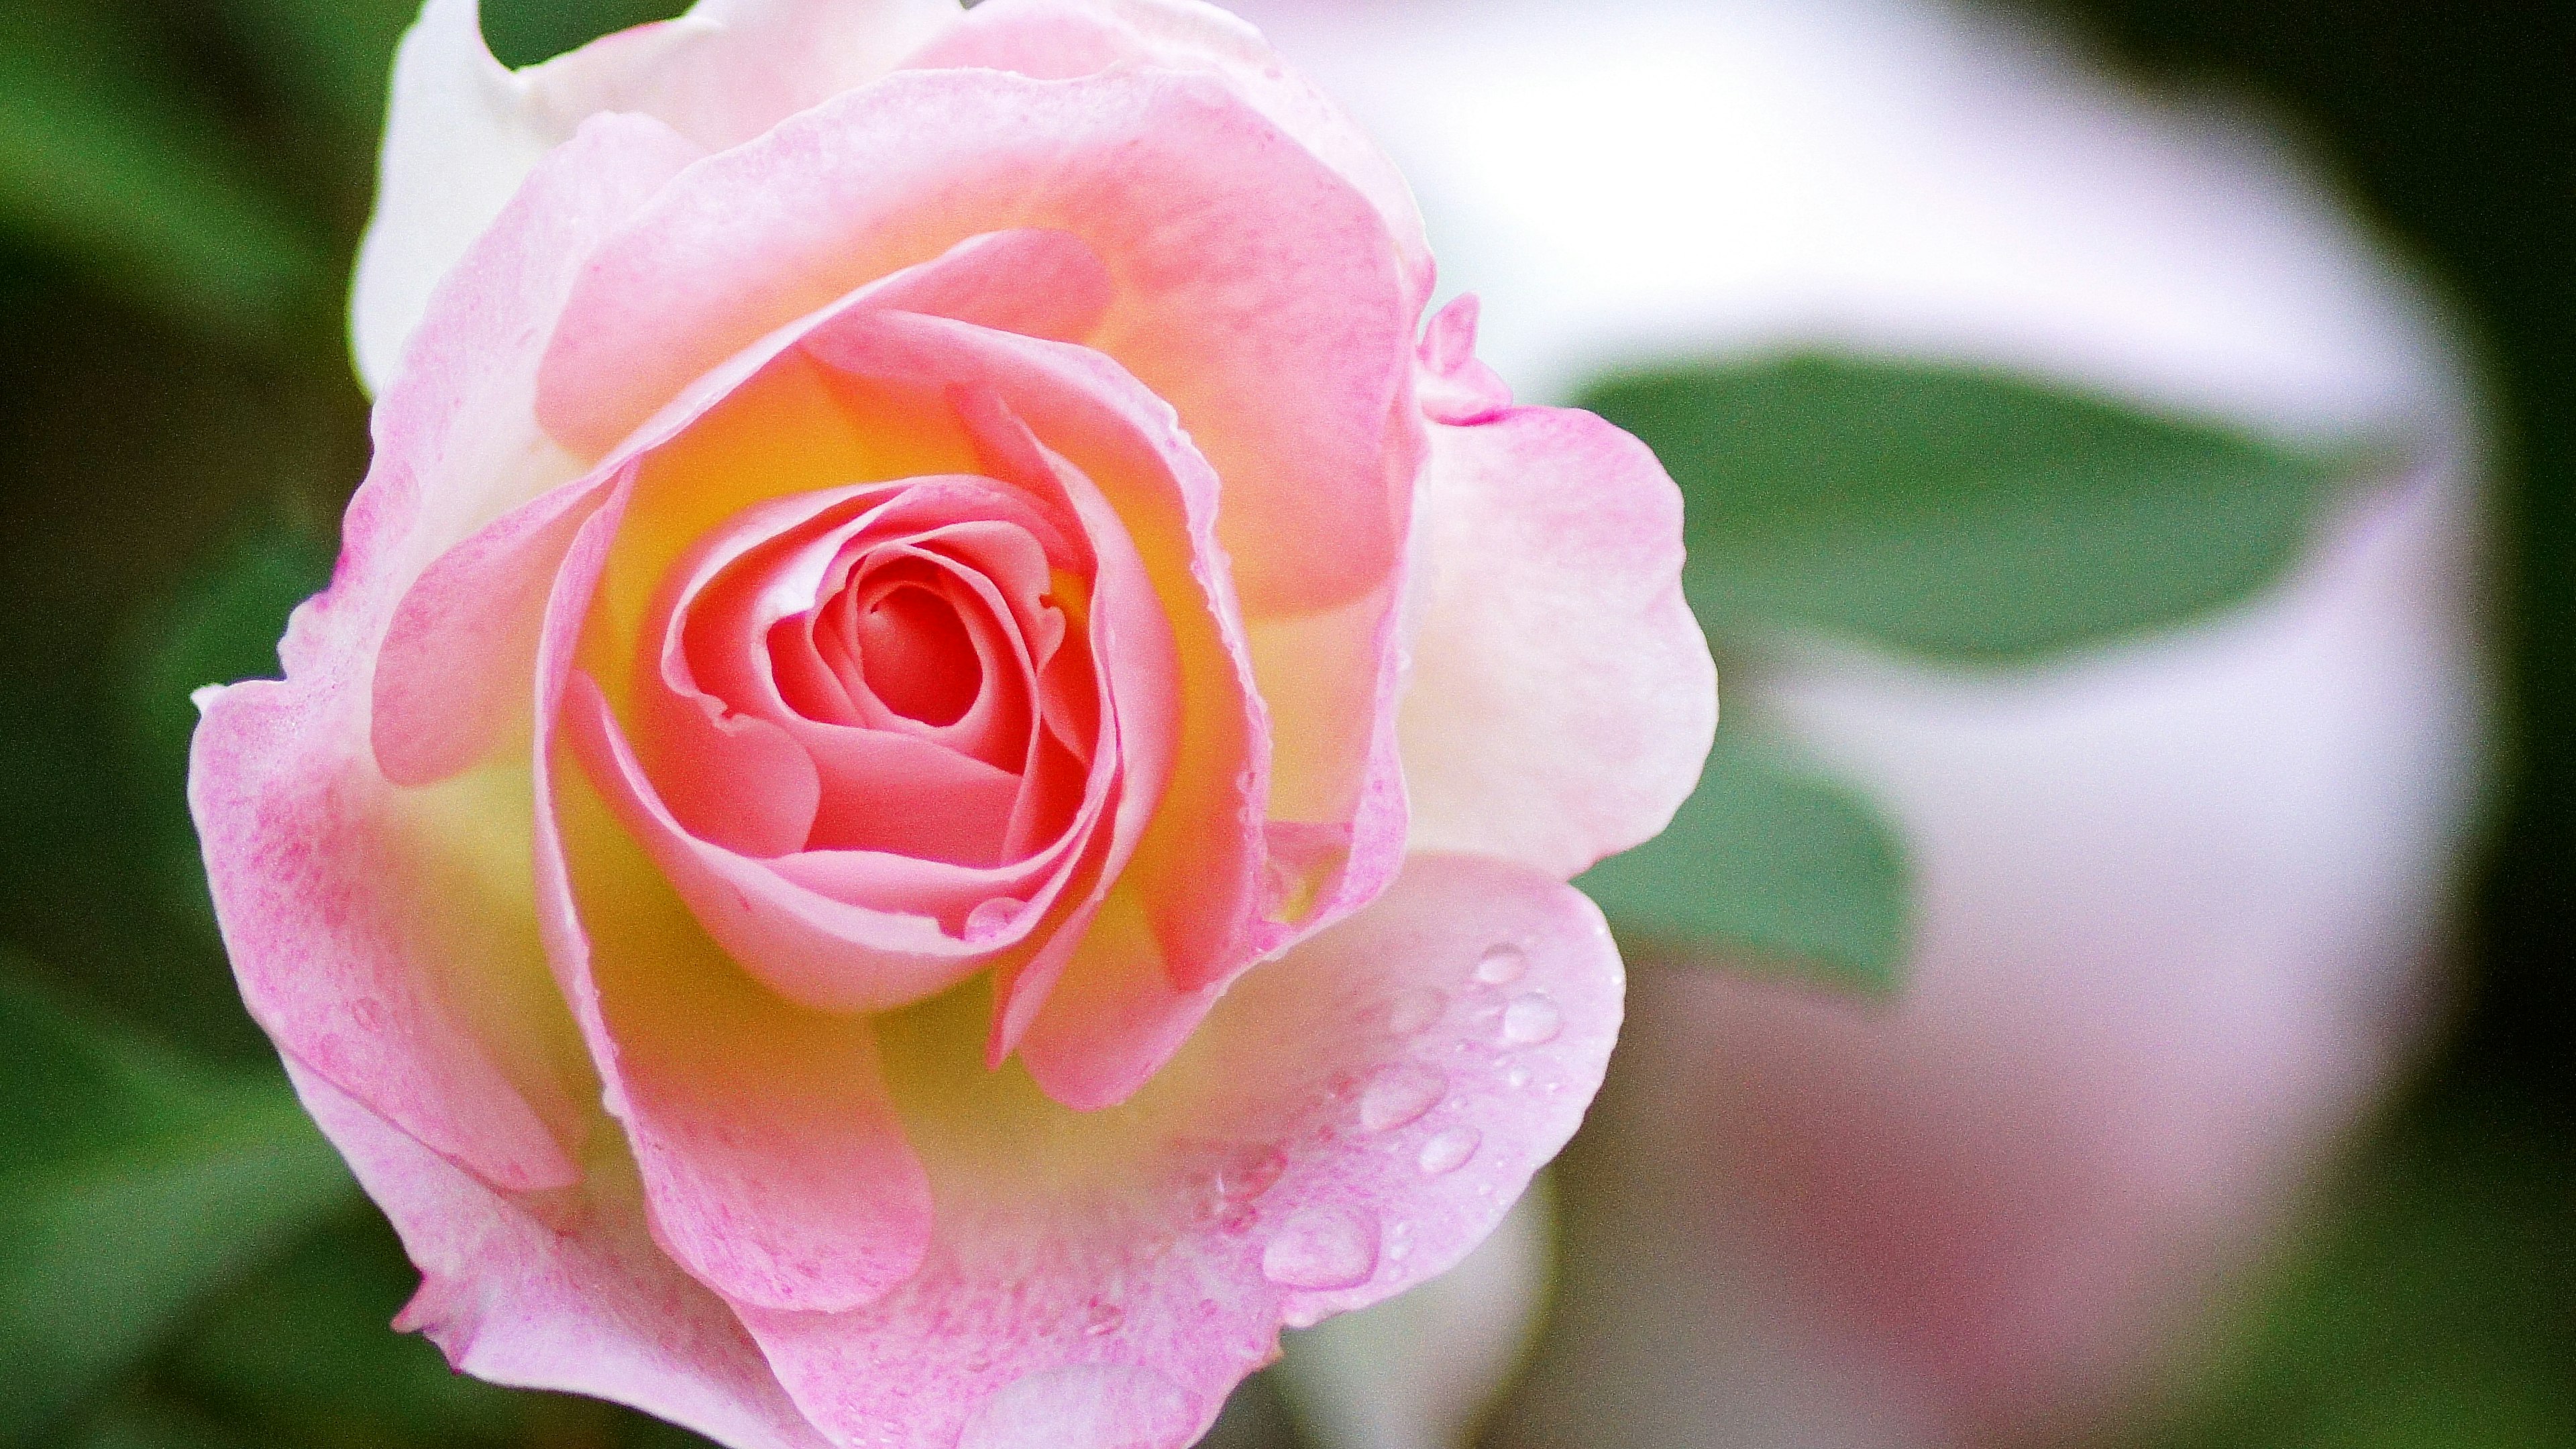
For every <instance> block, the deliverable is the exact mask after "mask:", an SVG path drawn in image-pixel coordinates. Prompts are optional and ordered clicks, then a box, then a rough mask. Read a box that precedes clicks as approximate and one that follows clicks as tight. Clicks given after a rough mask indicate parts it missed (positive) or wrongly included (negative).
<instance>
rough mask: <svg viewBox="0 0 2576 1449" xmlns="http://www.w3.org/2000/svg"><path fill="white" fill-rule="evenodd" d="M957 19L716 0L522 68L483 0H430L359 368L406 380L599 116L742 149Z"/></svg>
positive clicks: (364, 276)
mask: <svg viewBox="0 0 2576 1449" xmlns="http://www.w3.org/2000/svg"><path fill="white" fill-rule="evenodd" d="M957 14H958V10H957V7H956V5H955V4H954V3H953V0H870V3H867V4H836V3H829V0H705V3H702V4H700V5H699V6H697V8H696V9H694V10H692V11H691V12H690V13H689V14H688V15H687V16H685V17H683V18H682V19H680V20H677V21H672V22H669V23H666V24H662V25H647V26H640V27H637V28H636V29H634V30H629V31H623V32H620V33H618V34H616V35H611V36H608V37H606V38H605V39H602V40H599V41H597V42H594V43H593V44H591V45H588V46H585V47H583V48H582V49H581V50H578V51H575V52H573V53H572V54H570V55H566V56H562V57H559V58H557V59H555V60H553V61H550V62H548V63H547V64H545V65H541V66H536V67H532V68H530V69H528V70H523V71H515V72H514V71H512V70H510V69H509V68H508V67H506V66H504V65H502V64H501V63H500V62H499V61H496V60H494V59H493V58H492V53H491V51H490V49H489V48H488V47H486V46H485V45H484V43H483V31H482V24H481V21H480V19H479V17H478V15H477V12H476V4H475V0H429V3H428V4H427V5H426V6H424V7H423V9H422V11H421V15H420V19H419V21H418V22H417V23H415V24H414V25H413V26H412V28H411V30H410V32H409V33H408V34H406V35H405V36H404V37H403V42H402V47H401V49H400V50H399V51H397V52H396V54H395V57H394V80H393V96H392V101H391V105H390V107H389V109H388V111H387V114H386V118H385V144H384V152H383V164H382V169H381V171H380V174H379V181H378V186H377V193H376V210H375V215H374V217H373V219H371V220H370V221H369V222H368V224H367V232H366V237H365V239H364V240H363V241H362V242H361V243H360V244H359V249H358V271H357V280H356V283H355V285H354V287H353V288H352V290H351V294H350V302H349V314H350V327H351V333H352V338H353V341H354V343H355V347H356V353H357V361H358V373H359V376H360V377H361V378H363V379H364V380H365V381H366V383H367V386H368V388H369V389H370V390H371V391H375V392H382V391H384V390H385V389H386V387H388V386H389V385H390V384H391V382H392V380H393V376H394V373H395V372H396V370H397V369H398V368H399V367H400V366H401V363H402V360H403V353H404V349H405V347H406V346H407V344H408V342H409V340H410V337H411V335H412V332H413V330H414V329H415V328H416V327H417V326H418V325H419V323H420V320H421V318H422V316H423V315H424V313H425V312H426V311H427V308H428V305H429V297H430V293H431V291H432V290H433V289H434V288H435V287H436V286H437V285H438V281H439V279H440V278H441V277H443V276H445V275H446V274H447V272H448V270H449V269H450V268H452V267H453V266H455V265H456V263H457V261H458V259H460V258H462V257H463V256H464V255H465V253H466V251H467V249H468V248H469V247H470V246H471V245H472V244H473V241H474V239H475V238H476V237H478V236H480V235H482V233H483V232H484V230H485V229H486V228H488V227H489V226H490V225H491V224H492V221H493V219H494V218H495V217H497V216H499V215H500V213H501V209H502V207H503V206H504V205H506V204H507V203H508V201H509V199H510V197H511V195H512V194H513V193H515V192H516V191H517V190H518V189H519V185H520V183H521V182H522V181H524V180H525V179H526V178H527V176H528V173H529V172H530V171H531V170H533V169H534V168H535V166H536V164H537V162H538V160H539V159H540V158H542V157H543V156H544V155H545V154H546V152H548V151H549V150H551V149H553V148H554V147H555V146H557V145H560V144H562V143H563V142H564V141H565V140H567V139H569V138H570V137H571V136H572V135H573V133H574V132H575V131H577V130H578V129H580V127H581V124H582V122H583V121H584V120H586V119H588V118H589V117H591V116H593V115H596V114H598V113H601V112H605V111H620V112H640V113H643V114H645V115H650V116H653V117H655V118H657V119H659V120H661V121H663V122H664V123H665V124H667V125H669V126H670V127H672V128H674V129H675V130H676V131H677V132H678V133H679V134H680V135H682V136H685V137H687V138H688V139H689V140H690V141H691V142H693V143H695V145H696V146H698V147H701V148H704V149H707V150H714V149H719V148H722V147H727V146H732V145H737V144H739V143H740V142H742V141H744V140H747V139H749V138H750V137H752V136H754V135H757V134H759V133H760V132H761V131H763V130H766V129H767V128H768V127H769V126H770V125H772V124H774V123H775V122H777V121H778V120H780V119H782V118H784V117H786V116H788V115H791V114H793V113H794V112H796V111H799V110H803V109H804V108H805V107H807V106H811V105H815V104H817V103H819V102H821V101H823V100H824V99H826V98H828V97H830V96H833V95H836V94H838V93H840V92H841V91H843V90H846V89H848V88H849V87H851V86H854V85H858V84H861V83H863V82H865V81H867V80H869V79H871V78H873V77H874V76H876V75H878V74H881V73H882V72H883V71H884V70H885V69H886V68H887V67H888V66H889V65H890V64H891V63H892V62H893V60H894V59H895V58H896V57H898V56H900V55H902V54H904V53H906V52H908V51H911V50H913V49H915V48H917V47H918V46H919V45H920V44H921V43H922V42H923V41H925V40H927V39H928V38H929V37H930V36H932V35H934V34H936V33H937V32H938V30H939V28H940V27H941V26H942V25H945V24H948V23H951V22H953V21H954V20H955V18H956V16H957Z"/></svg>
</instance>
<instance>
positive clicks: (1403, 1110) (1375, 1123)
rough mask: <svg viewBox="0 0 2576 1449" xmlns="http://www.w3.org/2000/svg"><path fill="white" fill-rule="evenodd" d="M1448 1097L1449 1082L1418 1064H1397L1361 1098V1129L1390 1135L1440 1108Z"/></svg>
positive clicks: (1379, 1076) (1370, 1085)
mask: <svg viewBox="0 0 2576 1449" xmlns="http://www.w3.org/2000/svg"><path fill="white" fill-rule="evenodd" d="M1448 1094H1449V1079H1448V1078H1446V1077H1444V1076H1442V1075H1440V1073H1439V1072H1438V1071H1436V1070H1434V1069H1433V1068H1430V1067H1426V1066H1424V1065H1422V1064H1421V1063H1419V1062H1397V1063H1396V1064H1395V1065H1393V1066H1391V1067H1388V1068H1387V1069H1386V1070H1385V1071H1382V1072H1380V1073H1378V1074H1377V1080H1375V1081H1373V1082H1370V1083H1369V1085H1368V1090H1367V1091H1365V1092H1362V1093H1361V1094H1360V1125H1361V1126H1362V1127H1365V1128H1367V1129H1368V1130H1369V1131H1371V1132H1392V1131H1394V1130H1395V1129H1396V1128H1398V1127H1401V1126H1403V1125H1404V1124H1405V1123H1407V1122H1411V1121H1413V1120H1414V1119H1416V1118H1418V1117H1420V1116H1421V1115H1422V1114H1423V1113H1425V1112H1428V1111H1430V1110H1431V1109H1432V1108H1434V1107H1437V1106H1439V1105H1440V1099H1441V1098H1442V1097H1445V1096H1447V1095H1448Z"/></svg>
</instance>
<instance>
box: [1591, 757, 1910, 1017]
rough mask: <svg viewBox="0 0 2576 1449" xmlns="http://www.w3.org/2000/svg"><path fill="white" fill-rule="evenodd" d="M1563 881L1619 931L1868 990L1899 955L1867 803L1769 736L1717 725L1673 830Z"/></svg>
mask: <svg viewBox="0 0 2576 1449" xmlns="http://www.w3.org/2000/svg"><path fill="white" fill-rule="evenodd" d="M1575 884H1576V885H1577V886H1580V887H1581V888H1582V889H1583V890H1584V892H1585V893H1586V894H1588V895H1590V896H1591V897H1592V898H1593V900H1594V901H1596V902H1598V903H1599V904H1600V906H1601V909H1602V912H1603V913H1604V914H1605V915H1607V916H1608V917H1609V918H1610V923H1611V925H1612V926H1613V927H1615V928H1616V929H1617V930H1618V931H1619V932H1620V933H1621V934H1622V935H1624V936H1628V937H1630V938H1632V939H1635V940H1639V941H1642V942H1647V943H1659V944H1665V945H1677V946H1684V947H1699V948H1708V947H1712V946H1723V947H1725V948H1728V951H1729V958H1730V960H1733V961H1737V962H1749V963H1751V964H1754V965H1757V966H1762V965H1767V966H1770V967H1773V968H1777V969H1780V970H1783V971H1785V972H1791V973H1795V974H1799V975H1807V976H1815V977H1818V978H1819V979H1821V980H1824V981H1827V982H1829V983H1832V984H1838V985H1843V986H1850V987H1857V988H1860V989H1864V990H1871V991H1885V990H1888V989H1891V988H1892V987H1893V986H1894V985H1895V984H1896V981H1897V976H1898V973H1899V971H1900V970H1901V969H1902V967H1903V965H1904V960H1905V950H1906V945H1907V924H1908V921H1907V912H1908V901H1909V899H1910V897H1909V894H1908V882H1907V877H1906V864H1905V852H1904V849H1903V847H1902V846H1901V845H1900V844H1899V842H1898V838H1897V835H1896V832H1895V830H1894V829H1893V828H1892V827H1891V826H1889V824H1888V823H1887V822H1886V821H1885V820H1883V819H1881V818H1880V816H1879V814H1878V812H1877V811H1876V810H1875V809H1874V808H1873V807H1872V806H1871V804H1870V803H1869V801H1868V800H1867V799H1866V798H1865V797H1864V796H1862V795H1861V794H1859V793H1858V792H1856V791H1854V790H1852V789H1851V788H1850V787H1848V786H1846V785H1844V784H1842V783H1841V782H1840V781H1838V780H1836V779H1834V778H1833V777H1832V776H1831V775H1829V774H1827V773H1825V772H1824V771H1822V770H1820V769H1818V768H1816V767H1815V766H1813V765H1810V764H1808V763H1806V762H1805V761H1803V760H1801V759H1800V758H1799V757H1798V756H1797V755H1795V754H1794V753H1793V752H1791V751H1790V750H1789V748H1788V747H1787V746H1786V745H1784V744H1782V743H1781V742H1779V741H1777V740H1773V739H1768V738H1765V737H1764V736H1762V735H1761V734H1759V733H1755V732H1752V731H1750V730H1748V729H1747V728H1746V727H1744V726H1741V725H1736V724H1732V723H1729V724H1721V725H1720V726H1719V727H1718V732H1717V743H1716V746H1715V747H1714V748H1713V749H1711V750H1710V751H1709V756H1708V765H1707V767H1706V768H1705V769H1704V770H1703V771H1702V772H1701V774H1700V781H1699V788H1698V789H1697V790H1696V791H1694V792H1693V793H1692V795H1691V797H1690V799H1689V800H1688V801H1687V802H1686V803H1684V804H1683V806H1682V808H1681V811H1680V813H1679V814H1677V815H1675V816H1674V817H1673V823H1672V826H1671V828H1669V829H1667V830H1666V831H1665V832H1664V833H1663V834H1662V835H1659V836H1657V837H1656V838H1655V839H1653V840H1651V841H1648V842H1647V843H1646V844H1644V845H1641V846H1639V847H1637V848H1636V849H1634V850H1632V851H1629V852H1628V853H1627V854H1625V855H1620V856H1614V857H1612V858H1611V859H1609V860H1606V861H1603V862H1602V863H1601V864H1599V865H1597V866H1594V867H1593V868H1592V869H1591V870H1590V871H1589V872H1588V873H1586V874H1585V875H1584V876H1582V877H1581V878H1580V879H1578V880H1577V881H1576V882H1575Z"/></svg>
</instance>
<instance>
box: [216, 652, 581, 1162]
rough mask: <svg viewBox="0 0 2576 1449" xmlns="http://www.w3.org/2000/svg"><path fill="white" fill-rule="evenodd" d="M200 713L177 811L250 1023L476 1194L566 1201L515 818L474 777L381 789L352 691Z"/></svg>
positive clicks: (503, 795)
mask: <svg viewBox="0 0 2576 1449" xmlns="http://www.w3.org/2000/svg"><path fill="white" fill-rule="evenodd" d="M210 693H211V692H210ZM201 699H202V700H203V702H204V704H205V706H206V717H205V719H204V720H203V721H202V722H201V723H200V724H199V725H198V727H197V736H196V740H195V743H194V746H193V748H192V751H191V755H190V762H189V779H188V795H189V804H190V806H191V808H192V809H193V810H194V812H195V814H196V819H197V830H198V834H199V837H200V839H201V840H202V841H203V844H204V848H205V854H206V874H207V880H208V883H209V884H210V885H211V886H212V887H213V890H214V897H215V905H216V915H217V918H218V919H219V921H220V922H221V924H222V928H223V936H224V945H225V949H226V950H227V951H228V952H229V953H230V954H231V957H232V961H233V974H234V976H235V978H236V980H237V981H238V982H239V984H240V987H241V993H242V1001H243V1003H244V1004H245V1005H246V1006H248V1007H249V1009H250V1014H251V1017H252V1019H253V1020H256V1021H257V1022H258V1023H259V1024H260V1027H261V1029H262V1030H264V1031H266V1032H267V1033H268V1035H269V1039H270V1040H272V1041H274V1042H276V1043H277V1046H278V1049H279V1050H280V1051H281V1052H282V1053H284V1054H285V1055H286V1057H287V1058H288V1059H289V1060H292V1061H298V1062H301V1063H303V1064H304V1065H305V1066H306V1067H308V1068H309V1069H310V1070H311V1071H313V1072H314V1073H315V1074H317V1075H318V1076H321V1077H324V1078H327V1079H328V1080H330V1081H331V1082H333V1083H334V1084H337V1085H340V1086H342V1087H343V1088H344V1089H345V1090H346V1091H348V1092H349V1093H350V1094H351V1095H353V1096H357V1097H359V1098H361V1099H362V1100H364V1101H366V1102H368V1103H369V1104H371V1105H372V1106H373V1107H374V1108H375V1110H376V1111H377V1112H378V1113H380V1114H381V1115H383V1116H385V1117H387V1118H389V1119H391V1120H392V1121H394V1122H396V1123H398V1124H400V1126H401V1128H402V1130H403V1131H405V1132H407V1133H409V1134H410V1135H411V1136H413V1137H415V1138H417V1139H419V1140H420V1141H421V1142H423V1143H426V1144H427V1145H428V1146H429V1147H430V1148H431V1149H433V1150H435V1151H437V1152H439V1153H441V1154H443V1155H444V1156H446V1157H448V1158H450V1159H451V1160H453V1161H455V1162H457V1163H459V1164H461V1165H462V1166H463V1167H465V1168H466V1169H467V1170H470V1171H471V1172H473V1173H474V1174H475V1175H477V1176H479V1177H481V1178H482V1179H484V1180H485V1181H487V1182H490V1183H492V1184H494V1185H496V1186H498V1187H501V1188H505V1189H508V1190H510V1191H513V1192H525V1191H533V1190H536V1189H540V1188H551V1187H561V1186H564V1185H566V1184H568V1183H571V1182H573V1181H575V1180H577V1178H578V1177H579V1175H580V1174H579V1171H578V1169H577V1168H576V1167H575V1166H574V1163H573V1160H572V1157H571V1155H570V1154H571V1152H572V1150H573V1149H574V1148H575V1147H577V1145H578V1136H577V1133H578V1130H579V1129H578V1125H577V1124H578V1122H579V1119H580V1108H579V1106H578V1096H579V1090H580V1088H579V1085H578V1080H579V1079H578V1068H577V1067H576V1068H574V1069H573V1070H572V1071H571V1072H566V1071H564V1070H563V1063H561V1062H560V1061H559V1060H558V1058H557V1056H556V1054H555V1053H554V1052H552V1051H550V1050H549V1049H548V1044H547V1043H546V1042H544V1041H543V1040H542V1039H535V1040H532V1039H530V1035H529V1033H530V1031H531V1030H532V1029H533V1030H535V1031H536V1032H539V1033H542V1030H543V1026H542V1024H543V1023H544V1022H545V1020H546V1016H547V1008H548V1003H546V1002H545V1001H543V1000H542V993H534V992H530V991H529V990H528V989H527V986H528V985H529V983H530V982H532V981H540V982H541V981H542V980H543V979H544V978H543V976H542V974H541V973H540V974H538V975H535V976H531V974H530V968H531V967H533V966H539V965H540V963H541V962H542V960H543V952H542V950H541V949H536V947H537V943H536V940H535V937H534V934H533V930H532V927H533V925H534V920H533V916H532V915H531V914H530V906H529V902H528V899H527V887H526V876H525V874H524V873H523V872H522V873H520V874H519V875H518V877H517V880H516V881H515V882H514V881H513V880H512V879H511V875H512V872H513V871H516V870H519V868H520V867H521V865H522V861H521V860H519V859H516V858H514V856H513V852H512V850H511V843H510V836H511V835H512V834H513V831H512V829H511V817H510V814H509V809H510V807H512V806H516V807H517V809H518V811H519V820H520V822H521V823H520V826H519V829H518V831H517V832H516V833H518V834H519V835H520V837H521V840H522V842H524V839H525V830H526V826H525V820H526V805H525V801H524V799H523V798H522V799H518V800H512V799H509V798H507V797H508V792H509V785H508V782H507V781H506V780H505V781H502V782H499V783H498V784H497V785H496V784H495V783H494V782H489V781H484V780H480V779H477V778H476V777H473V776H467V777H463V778H460V779H459V780H456V781H453V782H450V784H449V785H446V786H441V787H438V788H436V789H433V790H420V791H404V790H398V789H396V788H395V787H394V786H392V785H390V784H388V783H386V781H385V779H384V777H383V776H382V775H381V774H379V773H377V771H376V768H375V761H374V759H373V757H372V755H370V754H369V753H368V752H367V747H366V735H365V731H366V716H365V710H364V708H363V704H362V701H361V699H360V698H359V697H358V696H357V695H356V691H354V690H351V689H348V688H346V687H345V686H343V687H340V688H336V689H335V688H332V687H331V686H330V685H329V684H328V683H320V682H315V681H310V680H304V681H287V682H279V681H274V680H253V681H251V682H249V683H247V684H239V685H235V686H233V687H232V688H230V689H226V690H223V691H221V692H220V694H213V695H212V697H211V698H208V697H205V696H201ZM520 781H521V783H522V784H524V775H522V776H521V777H520ZM493 807H498V808H497V809H496V808H493ZM520 1013H525V1014H524V1015H521V1014H520ZM551 1015H552V1016H554V1017H555V1018H557V1019H560V1017H561V1015H562V1009H561V1006H560V1004H554V1005H553V1007H552V1011H551ZM514 1018H515V1019H514Z"/></svg>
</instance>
